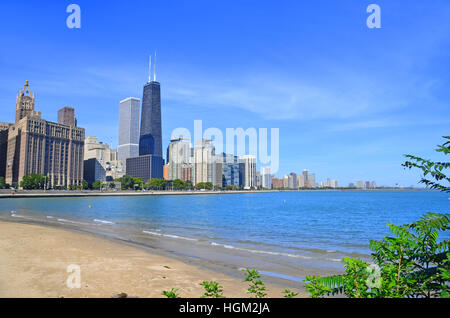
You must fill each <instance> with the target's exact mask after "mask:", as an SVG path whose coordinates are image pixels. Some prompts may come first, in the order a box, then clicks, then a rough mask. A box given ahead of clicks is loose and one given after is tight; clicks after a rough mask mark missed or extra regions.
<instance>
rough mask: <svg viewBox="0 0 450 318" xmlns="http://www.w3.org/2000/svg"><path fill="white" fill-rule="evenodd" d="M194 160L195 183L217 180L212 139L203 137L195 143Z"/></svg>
mask: <svg viewBox="0 0 450 318" xmlns="http://www.w3.org/2000/svg"><path fill="white" fill-rule="evenodd" d="M193 160H194V162H193V174H194V185H196V184H198V183H201V182H203V183H204V182H211V183H216V182H217V181H216V180H215V179H216V172H217V171H216V168H215V163H216V156H215V148H214V145H213V142H212V140H209V139H202V140H199V141H197V142H196V143H195V147H194V157H193ZM215 181H216V182H215Z"/></svg>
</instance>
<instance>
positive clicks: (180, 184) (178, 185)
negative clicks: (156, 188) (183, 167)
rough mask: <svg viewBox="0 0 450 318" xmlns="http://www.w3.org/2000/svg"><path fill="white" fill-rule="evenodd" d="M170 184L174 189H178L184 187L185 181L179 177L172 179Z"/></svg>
mask: <svg viewBox="0 0 450 318" xmlns="http://www.w3.org/2000/svg"><path fill="white" fill-rule="evenodd" d="M172 186H173V188H174V189H178V190H183V189H186V183H185V182H184V181H183V180H180V179H175V180H173V182H172Z"/></svg>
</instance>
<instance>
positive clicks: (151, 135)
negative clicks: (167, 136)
mask: <svg viewBox="0 0 450 318" xmlns="http://www.w3.org/2000/svg"><path fill="white" fill-rule="evenodd" d="M155 59H156V54H155ZM161 130H162V129H161V89H160V84H159V83H158V82H157V81H156V68H154V69H153V80H151V63H150V70H149V77H148V82H147V83H146V84H145V85H144V91H143V94H142V109H141V128H140V137H139V156H138V157H132V158H128V159H127V160H126V171H127V174H128V175H130V176H132V177H134V178H138V177H139V178H142V179H143V180H151V179H154V178H161V179H162V178H163V177H164V173H163V165H164V161H163V158H162V136H161ZM129 165H131V166H129Z"/></svg>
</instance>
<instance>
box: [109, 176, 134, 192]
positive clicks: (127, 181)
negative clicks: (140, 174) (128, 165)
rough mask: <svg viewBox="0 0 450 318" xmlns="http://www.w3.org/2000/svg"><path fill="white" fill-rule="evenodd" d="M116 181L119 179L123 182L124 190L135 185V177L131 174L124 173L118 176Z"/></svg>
mask: <svg viewBox="0 0 450 318" xmlns="http://www.w3.org/2000/svg"><path fill="white" fill-rule="evenodd" d="M114 181H119V182H120V183H121V184H122V190H129V189H132V188H133V186H134V179H133V178H132V177H131V176H129V175H127V174H126V175H124V176H123V177H122V178H118V179H116V180H114Z"/></svg>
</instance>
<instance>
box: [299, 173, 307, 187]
mask: <svg viewBox="0 0 450 318" xmlns="http://www.w3.org/2000/svg"><path fill="white" fill-rule="evenodd" d="M297 186H298V187H299V188H304V187H306V184H305V176H304V175H303V173H302V174H298V175H297Z"/></svg>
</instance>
